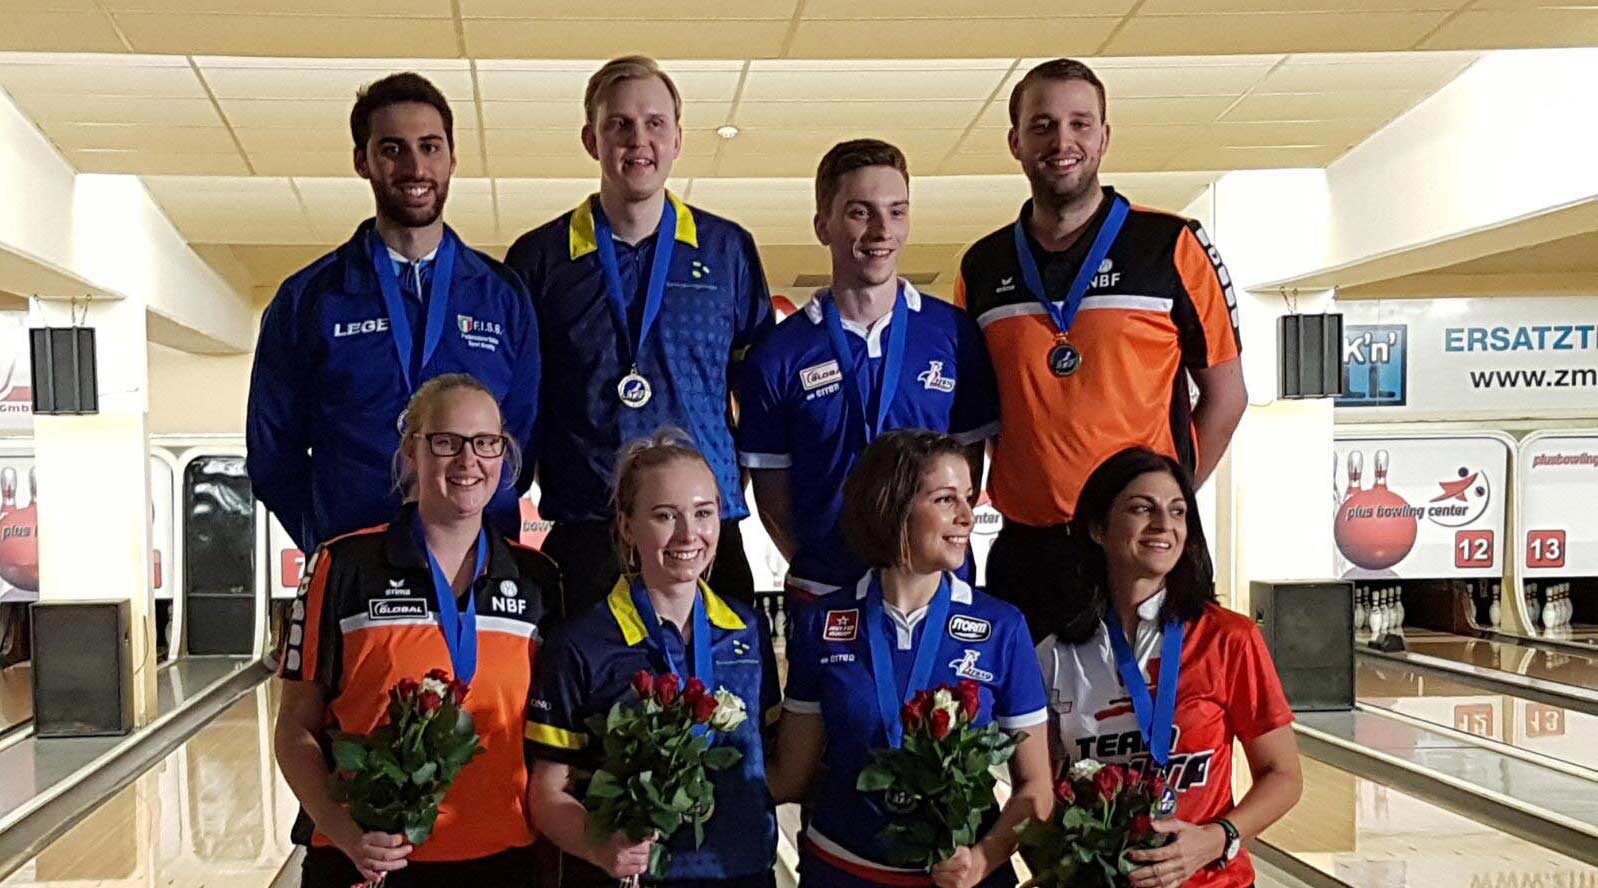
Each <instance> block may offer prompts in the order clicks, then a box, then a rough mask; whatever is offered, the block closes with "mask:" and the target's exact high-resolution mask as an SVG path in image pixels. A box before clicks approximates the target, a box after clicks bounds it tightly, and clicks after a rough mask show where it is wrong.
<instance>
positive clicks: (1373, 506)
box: [1332, 487, 1416, 570]
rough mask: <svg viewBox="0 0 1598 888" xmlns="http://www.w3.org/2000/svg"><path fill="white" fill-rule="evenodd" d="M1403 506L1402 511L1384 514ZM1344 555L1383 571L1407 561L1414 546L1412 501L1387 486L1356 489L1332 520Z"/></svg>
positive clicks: (1338, 543) (1414, 524) (1353, 560)
mask: <svg viewBox="0 0 1598 888" xmlns="http://www.w3.org/2000/svg"><path fill="white" fill-rule="evenodd" d="M1389 509H1403V510H1405V511H1404V513H1402V514H1397V513H1393V514H1382V511H1383V510H1389ZM1332 532H1333V535H1334V537H1335V538H1336V540H1337V548H1338V550H1339V551H1340V552H1342V553H1343V557H1344V558H1347V559H1348V560H1349V561H1352V562H1354V563H1355V564H1357V565H1359V566H1360V567H1363V568H1365V569H1366V570H1384V569H1386V568H1389V567H1392V566H1393V565H1395V564H1397V563H1398V562H1400V561H1403V560H1404V556H1405V555H1408V554H1409V550H1410V549H1413V548H1414V547H1415V532H1416V520H1415V516H1414V515H1413V514H1410V513H1409V503H1407V502H1405V501H1404V498H1403V497H1401V496H1399V495H1398V494H1396V493H1394V492H1392V491H1391V490H1389V489H1387V488H1385V487H1373V488H1371V489H1370V490H1360V491H1355V493H1354V494H1353V495H1352V496H1350V497H1349V498H1348V499H1346V500H1344V501H1343V504H1342V505H1341V506H1339V507H1338V508H1337V518H1336V520H1335V521H1334V522H1333V523H1332Z"/></svg>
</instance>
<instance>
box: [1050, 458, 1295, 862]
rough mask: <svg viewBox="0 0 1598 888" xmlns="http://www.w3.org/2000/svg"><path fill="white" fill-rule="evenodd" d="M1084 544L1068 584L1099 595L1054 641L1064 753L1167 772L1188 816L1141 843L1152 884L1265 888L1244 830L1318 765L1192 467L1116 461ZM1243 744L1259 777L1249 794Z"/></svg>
mask: <svg viewBox="0 0 1598 888" xmlns="http://www.w3.org/2000/svg"><path fill="white" fill-rule="evenodd" d="M1071 544H1072V547H1073V548H1074V551H1073V552H1070V553H1065V554H1067V555H1069V556H1073V557H1070V558H1069V560H1067V561H1066V562H1065V563H1066V564H1068V565H1070V569H1069V570H1068V571H1067V572H1066V574H1067V575H1066V576H1064V577H1061V579H1062V580H1064V581H1066V582H1071V583H1073V584H1074V585H1073V586H1072V588H1079V589H1082V590H1086V591H1087V596H1086V606H1085V607H1084V608H1083V609H1081V610H1080V611H1077V612H1075V613H1071V614H1064V615H1062V617H1061V619H1059V621H1058V622H1057V625H1056V626H1055V627H1054V634H1052V635H1050V636H1049V637H1047V638H1045V639H1044V640H1043V642H1042V643H1041V644H1039V645H1038V661H1039V664H1040V665H1041V667H1042V669H1043V679H1044V682H1045V683H1046V684H1047V685H1049V708H1050V720H1051V722H1052V730H1051V731H1050V736H1049V740H1050V751H1051V757H1052V758H1053V760H1054V764H1055V765H1056V767H1058V768H1061V769H1063V768H1066V767H1069V766H1070V765H1072V764H1075V763H1077V762H1080V761H1083V760H1088V759H1091V760H1095V761H1098V762H1101V763H1117V764H1127V765H1131V766H1133V767H1138V768H1143V769H1147V768H1150V767H1157V768H1159V769H1160V770H1161V771H1162V772H1163V773H1164V775H1165V778H1166V781H1167V783H1168V785H1169V786H1170V787H1171V789H1172V790H1173V791H1174V792H1175V812H1174V816H1171V817H1168V818H1165V819H1162V820H1157V821H1155V829H1156V830H1158V831H1159V832H1163V833H1170V834H1172V835H1173V836H1174V840H1173V841H1171V842H1170V843H1168V844H1166V845H1165V846H1164V847H1162V848H1158V849H1154V850H1150V851H1137V852H1133V854H1132V855H1131V857H1132V859H1133V860H1134V861H1136V862H1138V863H1140V864H1142V866H1141V867H1140V868H1139V869H1137V870H1134V871H1133V872H1132V873H1131V876H1130V881H1131V883H1132V884H1133V885H1134V886H1137V888H1153V886H1160V888H1175V886H1188V888H1244V886H1249V885H1252V884H1253V883H1254V868H1253V866H1252V864H1251V863H1250V862H1249V860H1248V855H1247V853H1245V852H1244V851H1243V850H1242V840H1243V839H1245V838H1248V837H1250V836H1255V835H1258V834H1259V833H1260V832H1261V831H1263V830H1264V829H1265V828H1266V827H1268V826H1270V825H1271V824H1272V823H1275V822H1276V821H1277V820H1278V819H1280V818H1281V817H1282V816H1283V815H1284V814H1286V813H1287V812H1288V811H1289V810H1290V809H1291V808H1292V807H1293V805H1294V804H1295V803H1297V801H1298V798H1299V795H1300V794H1301V793H1302V791H1303V775H1302V772H1301V771H1300V768H1299V759H1298V744H1297V742H1296V741H1295V740H1294V738H1293V729H1292V721H1293V713H1292V710H1291V709H1289V708H1288V704H1287V698H1286V696H1285V695H1284V694H1283V692H1282V683H1281V680H1280V678H1279V677H1278V676H1277V673H1276V665H1275V663H1274V662H1272V660H1271V655H1270V652H1269V651H1268V650H1266V647H1265V640H1264V638H1263V637H1262V636H1261V635H1260V632H1259V629H1258V628H1257V627H1256V626H1255V625H1254V623H1253V621H1252V620H1250V619H1249V618H1248V617H1246V616H1244V615H1242V614H1239V613H1235V612H1233V611H1229V610H1226V609H1224V608H1222V607H1221V606H1220V605H1219V604H1217V603H1216V600H1215V585H1214V574H1213V568H1212V567H1211V565H1210V558H1209V554H1208V550H1207V548H1206V546H1205V543H1204V532H1203V528H1202V527H1201V526H1200V524H1199V519H1198V509H1197V508H1196V506H1195V504H1194V497H1193V485H1192V481H1191V480H1190V478H1189V476H1188V473H1187V470H1186V469H1184V468H1182V466H1181V465H1180V464H1178V463H1177V462H1176V461H1175V460H1172V459H1171V458H1169V457H1166V456H1161V455H1159V454H1157V453H1154V452H1153V451H1150V450H1146V449H1143V448H1129V449H1127V450H1123V451H1121V452H1120V453H1117V454H1116V455H1114V456H1112V457H1110V458H1109V459H1107V460H1105V461H1104V462H1103V463H1102V464H1101V465H1100V466H1099V467H1098V468H1097V469H1096V470H1094V472H1093V474H1092V476H1091V477H1089V478H1088V481H1087V484H1086V485H1085V486H1084V487H1083V489H1082V494H1081V498H1080V499H1079V500H1078V506H1077V511H1076V514H1075V516H1074V517H1073V519H1072V524H1071ZM1072 573H1075V574H1076V576H1070V574H1072ZM1173 661H1174V662H1173ZM1239 740H1240V741H1242V744H1243V753H1244V755H1245V756H1246V758H1247V759H1248V766H1249V771H1250V773H1251V774H1252V775H1253V786H1252V788H1251V789H1250V790H1249V791H1248V792H1247V793H1246V794H1245V795H1244V796H1243V798H1242V799H1241V800H1240V801H1234V800H1233V798H1232V749H1233V746H1234V742H1235V741H1239Z"/></svg>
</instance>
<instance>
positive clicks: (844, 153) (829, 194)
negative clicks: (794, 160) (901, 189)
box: [816, 139, 910, 213]
mask: <svg viewBox="0 0 1598 888" xmlns="http://www.w3.org/2000/svg"><path fill="white" fill-rule="evenodd" d="M873 166H885V167H893V168H894V169H896V170H898V171H899V175H901V176H904V181H905V184H906V185H908V184H910V164H909V163H908V162H906V161H905V159H904V152H903V151H900V150H899V149H898V148H896V147H894V146H893V145H890V144H888V143H887V142H884V141H882V140H880V139H850V140H849V141H847V142H839V143H838V144H836V145H834V146H832V148H830V149H828V151H827V153H826V154H824V155H822V156H821V163H820V164H819V165H818V166H817V167H816V212H818V213H827V212H829V211H831V209H832V199H833V198H834V197H837V196H838V183H839V182H840V181H841V180H842V179H843V177H844V176H846V175H848V174H849V173H852V172H854V171H855V170H858V169H864V168H865V167H873Z"/></svg>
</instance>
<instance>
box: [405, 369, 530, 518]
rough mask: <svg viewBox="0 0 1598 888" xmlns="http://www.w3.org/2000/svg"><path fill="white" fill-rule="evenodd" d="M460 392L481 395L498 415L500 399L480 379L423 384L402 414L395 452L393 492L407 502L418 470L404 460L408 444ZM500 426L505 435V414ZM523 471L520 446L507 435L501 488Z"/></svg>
mask: <svg viewBox="0 0 1598 888" xmlns="http://www.w3.org/2000/svg"><path fill="white" fill-rule="evenodd" d="M458 391H468V392H482V393H483V394H485V395H487V396H488V399H489V400H490V401H493V402H494V409H495V411H496V412H499V399H498V398H496V397H494V393H493V392H491V391H489V390H488V386H486V385H483V383H482V381H481V380H479V379H478V378H477V377H475V376H473V375H471V374H470V373H445V374H442V375H440V376H435V377H433V378H432V379H429V380H428V381H426V382H424V383H422V385H421V387H420V388H418V389H417V390H416V393H415V394H413V395H411V399H410V401H409V402H407V403H406V405H405V412H404V413H402V414H400V446H399V447H398V448H396V449H395V451H394V461H393V467H392V474H393V478H394V489H395V490H398V491H399V492H400V494H401V495H402V496H404V497H406V498H407V499H408V498H410V495H411V492H412V491H411V487H412V486H413V485H414V484H415V483H416V467H415V466H414V465H413V464H412V463H411V461H410V460H407V459H406V458H405V442H406V441H407V440H409V439H410V437H411V436H412V435H415V434H419V433H421V431H422V429H424V428H426V427H427V425H428V424H429V423H430V422H432V420H433V415H434V414H436V413H437V412H438V409H439V408H440V407H442V406H443V404H444V401H445V400H446V399H447V398H449V396H450V395H452V394H454V393H455V392H458ZM499 424H500V425H499V430H500V432H501V433H503V432H504V431H505V414H504V413H503V412H499ZM521 469H522V448H521V444H519V443H518V442H517V441H516V439H515V438H514V437H512V436H510V435H506V436H505V466H504V468H503V469H501V470H500V474H499V483H500V486H501V487H509V486H511V485H513V484H515V483H516V478H517V476H518V475H520V474H521Z"/></svg>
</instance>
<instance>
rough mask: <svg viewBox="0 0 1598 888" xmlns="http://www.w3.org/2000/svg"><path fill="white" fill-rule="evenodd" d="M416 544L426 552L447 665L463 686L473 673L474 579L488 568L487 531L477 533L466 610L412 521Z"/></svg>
mask: <svg viewBox="0 0 1598 888" xmlns="http://www.w3.org/2000/svg"><path fill="white" fill-rule="evenodd" d="M416 543H417V545H419V546H421V548H422V551H423V552H426V553H427V566H428V567H430V568H432V570H433V596H434V597H435V598H437V599H438V625H439V627H440V628H442V629H443V630H444V644H445V646H447V647H448V648H449V662H450V665H452V666H453V667H454V668H455V677H456V678H457V679H459V680H461V681H463V682H465V683H467V684H471V683H472V677H473V676H475V675H476V674H477V593H476V590H475V588H474V587H475V585H476V581H477V578H478V577H480V576H482V575H483V569H484V568H486V567H487V566H488V531H487V530H479V531H478V532H477V567H476V568H474V569H473V571H472V584H471V585H468V586H467V587H466V610H465V611H462V610H461V609H460V604H459V603H458V602H457V601H456V600H455V590H454V588H452V587H451V586H450V582H449V576H448V575H447V574H445V573H444V569H443V568H442V567H440V566H439V564H438V559H437V558H434V557H433V550H432V549H429V548H428V547H427V538H426V537H425V536H424V535H423V533H422V523H421V522H420V521H418V522H416Z"/></svg>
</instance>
